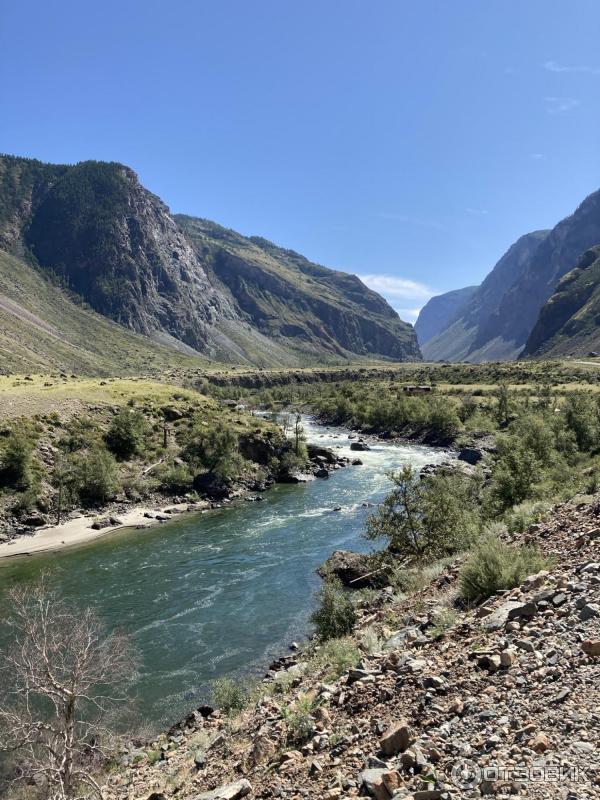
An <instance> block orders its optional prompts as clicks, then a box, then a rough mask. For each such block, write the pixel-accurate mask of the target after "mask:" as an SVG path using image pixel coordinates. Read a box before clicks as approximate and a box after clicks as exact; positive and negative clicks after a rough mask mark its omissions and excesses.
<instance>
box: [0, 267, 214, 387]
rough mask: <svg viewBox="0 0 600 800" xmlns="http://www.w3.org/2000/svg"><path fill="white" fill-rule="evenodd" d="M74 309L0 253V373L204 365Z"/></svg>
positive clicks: (96, 371) (33, 274)
mask: <svg viewBox="0 0 600 800" xmlns="http://www.w3.org/2000/svg"><path fill="white" fill-rule="evenodd" d="M207 363H208V362H207V361H206V360H204V359H202V358H200V357H195V356H188V355H186V354H182V353H177V352H175V351H173V350H172V349H167V348H165V347H161V346H159V345H157V344H155V343H153V342H151V341H150V340H148V339H146V338H144V337H143V336H139V335H137V334H135V333H132V332H130V331H128V330H126V329H125V328H123V327H121V326H120V325H117V324H116V323H113V322H110V321H109V320H107V319H106V318H105V317H102V316H100V315H99V314H96V313H95V312H93V311H91V310H89V309H87V308H85V307H83V306H80V305H77V304H75V303H74V302H73V301H72V300H70V299H69V297H68V296H67V294H66V293H64V292H63V291H61V290H60V289H59V288H57V287H56V286H54V285H53V284H51V283H49V282H48V281H46V280H45V279H44V278H43V277H42V276H41V275H40V274H39V273H38V272H36V270H35V269H33V268H32V267H30V266H28V265H27V264H25V263H23V262H22V261H19V260H18V259H16V258H14V257H13V256H10V255H8V254H7V253H5V252H3V251H0V369H1V370H2V371H5V372H6V371H9V372H29V371H33V372H40V371H45V370H48V369H50V370H64V371H67V372H69V373H70V372H76V373H78V374H79V373H83V374H89V375H109V374H114V375H127V374H139V373H142V372H149V373H161V372H162V371H164V370H166V369H170V368H171V369H172V368H174V367H182V368H188V369H192V368H194V367H196V368H198V367H202V366H206V364H207Z"/></svg>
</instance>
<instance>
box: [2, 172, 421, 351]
mask: <svg viewBox="0 0 600 800" xmlns="http://www.w3.org/2000/svg"><path fill="white" fill-rule="evenodd" d="M180 223H181V224H180ZM196 223H198V224H199V225H200V227H202V228H203V231H202V232H201V231H200V230H199V229H198V224H196V225H195V224H194V221H193V220H192V219H191V218H180V220H179V223H178V222H177V221H176V220H175V219H174V217H173V216H172V215H171V213H170V211H169V209H168V208H167V206H166V205H165V204H164V203H163V202H162V201H161V200H160V199H159V198H158V197H156V196H155V195H153V194H151V193H150V192H149V191H147V190H146V189H145V188H144V187H143V186H142V185H141V184H140V183H139V181H138V179H137V176H136V175H135V173H134V172H133V171H132V170H131V169H129V168H128V167H126V166H123V165H122V164H117V163H112V162H111V163H106V162H97V161H86V162H81V163H79V164H76V165H74V166H66V165H52V164H43V163H41V162H39V161H35V160H31V159H23V158H16V157H13V156H3V157H0V248H2V249H4V250H6V251H8V252H10V253H11V254H13V255H15V256H17V257H19V258H21V259H22V260H24V261H26V262H28V263H30V264H32V265H33V266H35V267H36V268H39V269H41V270H42V271H45V272H46V273H47V274H49V275H51V276H52V277H53V278H54V279H55V280H57V281H59V282H61V283H62V285H64V286H65V287H67V288H68V289H69V290H70V291H72V292H74V293H76V294H77V295H78V296H79V297H81V298H82V299H84V300H85V301H86V302H87V303H89V305H90V306H91V307H92V308H93V309H94V310H95V311H97V312H98V313H100V314H102V315H104V316H106V317H109V318H110V319H112V320H114V321H116V322H118V323H119V324H121V325H123V326H125V327H126V328H129V329H131V330H133V331H136V332H137V333H140V334H143V335H144V336H146V337H149V338H151V339H153V340H155V341H157V342H159V343H161V344H166V345H168V346H171V347H173V348H175V349H179V350H180V351H182V352H187V353H202V354H204V355H206V356H208V357H210V358H211V359H217V360H222V361H232V362H235V363H251V364H256V365H259V366H262V365H275V366H277V365H278V366H288V365H290V366H291V365H297V364H301V363H305V362H310V361H323V360H325V361H327V360H339V359H341V358H352V357H356V356H357V355H359V356H368V357H382V358H392V359H394V360H406V359H414V358H418V357H419V355H420V353H419V350H418V345H417V343H416V336H415V334H414V331H413V329H412V327H411V326H409V325H408V324H407V323H404V322H402V321H401V320H400V318H399V317H398V316H397V314H396V313H395V312H394V311H393V309H391V307H390V306H388V305H387V303H385V301H384V300H382V299H381V298H380V297H379V296H378V295H376V294H375V293H374V292H372V291H370V290H369V289H368V288H367V287H366V286H364V285H363V284H362V283H361V282H360V281H359V280H358V278H355V277H354V276H350V275H345V274H344V273H340V272H335V271H333V270H328V269H326V268H324V267H319V266H317V265H314V264H311V262H309V261H307V260H306V259H303V258H302V257H301V256H299V255H297V254H295V253H291V251H286V250H281V249H280V248H277V247H275V245H271V244H270V243H268V242H265V241H263V240H260V239H255V240H254V239H252V240H251V239H245V238H244V237H242V236H239V235H238V234H235V233H234V232H227V233H226V234H225V232H224V229H222V228H220V227H219V226H217V225H215V224H214V223H207V222H204V221H196ZM182 224H185V225H186V227H187V229H188V233H189V236H188V235H186V233H185V232H184V230H183V229H182V227H181V225H182ZM209 229H212V233H211V234H209V233H208V232H205V231H208V230H209ZM230 238H233V239H236V244H235V246H233V245H232V244H231V242H230V241H229V239H230ZM253 281H263V283H262V284H260V285H258V284H253Z"/></svg>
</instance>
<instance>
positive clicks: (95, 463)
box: [70, 448, 120, 505]
mask: <svg viewBox="0 0 600 800" xmlns="http://www.w3.org/2000/svg"><path fill="white" fill-rule="evenodd" d="M70 486H71V490H72V491H73V492H75V493H76V494H78V495H79V497H80V498H81V500H82V501H83V502H84V503H88V504H92V505H93V504H95V503H105V502H106V501H107V500H109V499H110V498H111V497H113V496H114V495H115V494H116V493H117V491H118V489H119V486H120V481H119V469H118V467H117V462H116V461H115V458H114V456H113V455H111V453H109V452H108V451H107V450H104V449H102V448H97V449H95V450H91V451H90V452H89V453H86V454H84V455H80V456H78V457H77V458H76V459H75V461H74V463H73V470H72V473H71V478H70Z"/></svg>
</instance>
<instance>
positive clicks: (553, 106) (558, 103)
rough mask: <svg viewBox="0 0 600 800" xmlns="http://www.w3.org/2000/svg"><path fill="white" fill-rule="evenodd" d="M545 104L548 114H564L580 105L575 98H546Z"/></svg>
mask: <svg viewBox="0 0 600 800" xmlns="http://www.w3.org/2000/svg"><path fill="white" fill-rule="evenodd" d="M544 102H545V104H546V111H547V112H548V114H564V113H565V112H567V111H571V109H573V108H576V107H577V106H578V105H579V104H580V101H579V100H577V99H575V98H574V97H544Z"/></svg>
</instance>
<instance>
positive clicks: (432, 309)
mask: <svg viewBox="0 0 600 800" xmlns="http://www.w3.org/2000/svg"><path fill="white" fill-rule="evenodd" d="M477 288H478V287H477V286H465V288H464V289H454V291H452V292H446V293H445V294H438V295H436V297H432V298H431V300H429V301H428V302H427V303H426V304H425V305H424V306H423V308H422V309H421V311H420V313H419V316H418V318H417V321H416V322H415V333H416V334H417V339H418V341H419V345H420V346H421V347H422V346H423V345H424V344H426V342H429V341H430V340H431V339H433V338H434V336H437V335H438V333H441V332H442V331H443V330H445V329H446V328H447V327H448V325H449V323H450V322H451V321H452V320H453V319H454V317H456V315H457V314H458V312H459V311H460V310H461V309H462V308H463V307H464V306H465V305H466V304H467V302H468V301H469V300H470V299H471V297H472V296H473V294H474V293H475V292H476V291H477Z"/></svg>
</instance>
